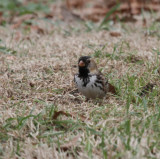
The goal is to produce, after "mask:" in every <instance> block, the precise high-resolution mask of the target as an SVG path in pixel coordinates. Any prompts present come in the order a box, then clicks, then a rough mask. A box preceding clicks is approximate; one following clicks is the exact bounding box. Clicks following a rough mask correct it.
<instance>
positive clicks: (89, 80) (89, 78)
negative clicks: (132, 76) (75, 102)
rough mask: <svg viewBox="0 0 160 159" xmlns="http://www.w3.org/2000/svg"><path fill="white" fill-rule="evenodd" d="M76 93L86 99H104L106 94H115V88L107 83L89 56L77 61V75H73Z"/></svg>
mask: <svg viewBox="0 0 160 159" xmlns="http://www.w3.org/2000/svg"><path fill="white" fill-rule="evenodd" d="M74 82H75V85H76V87H77V88H78V91H79V92H80V93H81V94H83V95H84V96H85V97H86V98H87V99H96V98H100V99H102V98H104V97H105V96H106V94H107V92H109V91H110V92H112V93H115V92H116V90H115V87H114V86H112V85H111V84H109V83H108V80H107V79H106V78H105V76H104V75H103V74H102V73H101V72H100V71H99V70H98V68H97V65H96V63H95V61H94V59H93V58H91V56H82V57H80V58H79V60H78V73H77V74H75V75H74Z"/></svg>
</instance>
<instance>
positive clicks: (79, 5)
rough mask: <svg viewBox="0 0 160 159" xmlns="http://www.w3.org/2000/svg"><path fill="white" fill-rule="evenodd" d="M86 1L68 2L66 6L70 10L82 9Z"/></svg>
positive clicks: (67, 0) (73, 0) (70, 0)
mask: <svg viewBox="0 0 160 159" xmlns="http://www.w3.org/2000/svg"><path fill="white" fill-rule="evenodd" d="M84 2H85V1H84V0H66V5H67V8H68V9H71V8H82V7H83V5H84Z"/></svg>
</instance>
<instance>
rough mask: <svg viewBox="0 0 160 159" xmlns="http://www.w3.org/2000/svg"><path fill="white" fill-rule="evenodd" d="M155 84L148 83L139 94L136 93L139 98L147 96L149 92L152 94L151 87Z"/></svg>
mask: <svg viewBox="0 0 160 159" xmlns="http://www.w3.org/2000/svg"><path fill="white" fill-rule="evenodd" d="M155 85H156V84H152V83H148V84H147V85H146V86H144V87H142V90H141V92H140V93H138V94H139V95H140V96H141V97H142V96H145V95H147V94H148V93H149V92H152V90H153V87H154V86H155Z"/></svg>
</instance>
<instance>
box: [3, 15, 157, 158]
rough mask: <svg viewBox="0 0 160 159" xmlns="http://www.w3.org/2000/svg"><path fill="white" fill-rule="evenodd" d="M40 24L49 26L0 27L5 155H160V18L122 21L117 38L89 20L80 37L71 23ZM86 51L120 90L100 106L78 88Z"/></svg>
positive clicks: (96, 156)
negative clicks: (150, 87)
mask: <svg viewBox="0 0 160 159" xmlns="http://www.w3.org/2000/svg"><path fill="white" fill-rule="evenodd" d="M152 18H153V17H152ZM149 20H150V18H149ZM153 20H154V18H153ZM39 23H40V24H41V26H43V29H44V30H48V32H45V33H44V34H39V33H37V32H36V31H28V32H25V28H21V29H19V30H18V29H15V30H13V29H11V27H10V25H6V26H5V27H4V26H3V25H2V26H0V28H1V29H0V30H1V31H0V34H1V41H0V55H1V56H0V61H1V62H0V75H1V76H0V103H1V107H0V112H1V113H0V125H1V126H0V158H83V159H84V158H105V159H110V158H127V159H128V158H159V155H160V153H159V152H160V142H159V137H160V130H159V125H160V108H159V105H160V97H159V94H160V82H159V76H160V75H159V74H158V68H159V52H160V50H159V49H160V48H159V40H158V39H159V37H158V34H148V33H149V32H151V30H154V31H157V32H158V29H159V22H156V23H154V26H153V24H150V23H149V22H148V24H147V27H146V28H144V27H143V26H142V25H139V23H137V24H136V29H135V28H134V27H133V24H130V23H128V24H126V23H124V24H123V26H122V25H121V27H120V31H121V36H119V37H112V36H110V34H109V31H106V30H105V31H104V30H101V29H100V30H99V31H97V30H96V29H95V28H96V27H98V26H99V25H97V26H96V24H92V23H87V24H86V25H87V29H86V25H84V24H78V27H79V28H78V29H77V30H80V34H79V35H78V36H77V30H76V29H73V28H74V27H73V26H72V24H70V25H71V26H66V27H65V28H64V26H63V22H62V24H61V23H59V24H55V25H54V24H51V23H47V25H46V21H41V22H39ZM44 23H45V25H43V24H44ZM50 25H54V29H53V28H52V27H50ZM75 26H76V25H75ZM124 26H125V29H124ZM114 27H115V28H116V27H117V28H118V27H119V24H115V26H114ZM110 30H112V27H111V28H110ZM17 32H19V33H20V38H19V40H16V39H17V38H16V36H17ZM146 32H147V35H146V34H145V33H146ZM50 33H52V34H50ZM81 55H91V56H92V57H94V59H95V61H96V62H97V64H98V68H99V69H100V70H101V71H102V72H103V74H104V75H105V76H106V78H108V79H109V81H110V83H112V84H113V85H115V86H116V88H117V91H118V95H116V96H109V98H107V99H104V100H103V101H102V103H101V104H98V103H96V102H95V101H88V102H85V98H84V97H83V96H82V95H80V94H79V93H75V92H74V89H75V87H74V85H73V75H74V73H76V72H77V68H76V67H74V66H75V65H77V60H78V58H79V57H80V56H81ZM148 83H154V84H155V86H154V88H153V90H152V91H151V90H148V92H147V93H146V95H144V96H140V92H141V90H142V87H144V86H146V85H147V84H148ZM59 111H62V112H63V113H62V114H60V115H58V116H57V117H56V118H54V116H55V114H56V113H57V112H59ZM67 114H68V115H67Z"/></svg>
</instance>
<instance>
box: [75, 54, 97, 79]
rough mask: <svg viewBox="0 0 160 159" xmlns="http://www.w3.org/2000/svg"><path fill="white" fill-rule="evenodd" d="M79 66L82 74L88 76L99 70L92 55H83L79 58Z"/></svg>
mask: <svg viewBox="0 0 160 159" xmlns="http://www.w3.org/2000/svg"><path fill="white" fill-rule="evenodd" d="M78 68H79V74H80V76H84V77H85V76H88V74H89V73H90V74H94V73H96V72H97V65H96V63H95V62H94V60H93V59H92V58H91V57H90V56H82V57H80V58H79V60H78Z"/></svg>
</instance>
